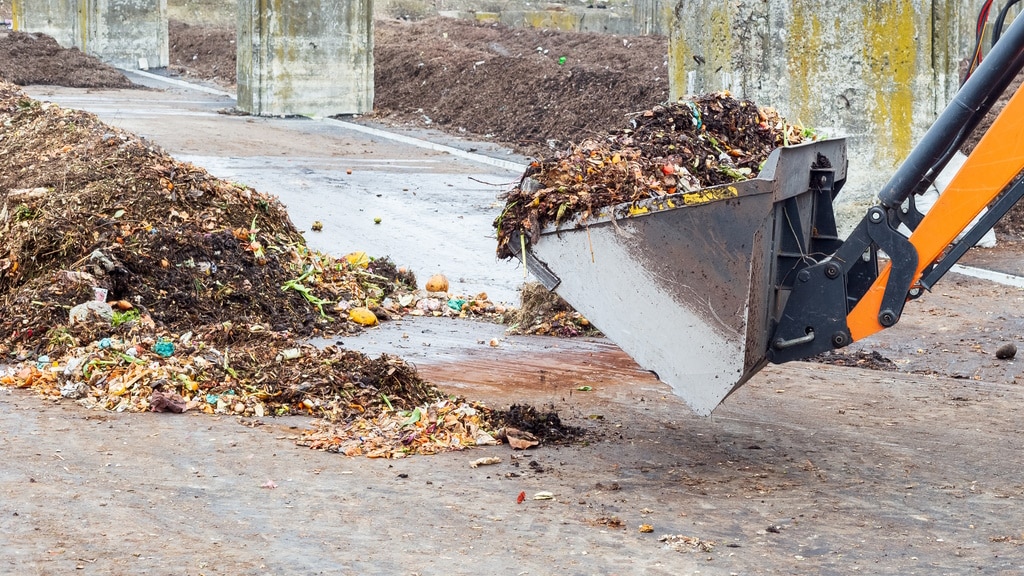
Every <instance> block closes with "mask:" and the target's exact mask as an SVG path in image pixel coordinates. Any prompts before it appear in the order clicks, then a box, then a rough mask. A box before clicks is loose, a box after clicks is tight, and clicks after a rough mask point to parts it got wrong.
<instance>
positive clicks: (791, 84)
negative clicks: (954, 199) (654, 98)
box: [669, 0, 983, 232]
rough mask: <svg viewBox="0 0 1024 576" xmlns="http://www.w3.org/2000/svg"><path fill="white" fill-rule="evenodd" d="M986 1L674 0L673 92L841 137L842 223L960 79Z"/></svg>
mask: <svg viewBox="0 0 1024 576" xmlns="http://www.w3.org/2000/svg"><path fill="white" fill-rule="evenodd" d="M982 3H983V0H971V1H968V2H960V1H956V0H849V1H847V2H820V1H819V0H761V1H757V2H750V1H739V2H721V1H720V0H676V4H675V8H674V10H673V16H672V20H671V23H670V28H671V33H670V35H669V46H670V49H669V69H670V87H671V93H672V95H673V98H678V97H680V96H683V95H686V94H691V93H703V92H709V91H714V90H723V89H725V90H729V91H731V92H732V93H733V94H734V95H736V96H739V97H745V98H750V99H751V100H754V101H755V102H757V103H758V104H761V105H768V106H773V107H775V108H776V109H778V110H779V111H780V112H781V113H782V114H783V115H784V116H786V117H787V118H788V119H790V120H791V121H793V122H800V123H802V124H803V125H804V126H807V127H812V128H815V129H817V130H818V131H819V132H820V133H824V134H826V135H828V136H844V137H847V139H848V146H849V156H850V170H849V175H848V179H847V183H846V187H845V188H844V191H843V193H842V194H841V195H840V197H839V199H838V203H837V208H838V213H839V217H840V220H841V227H843V228H845V232H849V231H850V228H851V227H852V225H853V224H855V223H856V222H857V221H859V220H860V218H861V217H862V216H863V214H864V210H865V209H866V208H867V206H868V205H869V204H871V203H872V202H873V200H874V196H875V194H876V193H877V191H878V190H879V189H880V188H881V187H882V185H884V184H885V182H886V181H887V180H888V178H889V177H890V176H891V175H892V173H893V171H894V170H895V168H896V167H897V166H898V165H899V163H900V162H901V161H902V160H903V159H904V158H905V157H906V155H907V154H908V153H909V152H910V150H911V148H912V147H913V145H914V144H915V142H916V141H917V140H918V139H919V138H920V137H921V136H922V135H923V134H924V131H925V130H927V128H928V126H930V125H931V123H932V121H933V120H934V119H935V117H936V116H937V115H938V113H939V112H941V110H942V109H943V108H944V107H945V105H946V103H947V102H948V101H949V100H950V99H951V98H952V96H953V95H954V94H955V93H956V90H957V89H958V88H959V69H960V63H961V60H963V59H965V58H967V57H968V56H969V54H970V52H971V49H972V48H973V44H974V23H975V20H976V18H977V13H978V9H979V8H980V5H981V4H982Z"/></svg>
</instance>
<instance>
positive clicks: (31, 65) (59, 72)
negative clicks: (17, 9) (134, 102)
mask: <svg viewBox="0 0 1024 576" xmlns="http://www.w3.org/2000/svg"><path fill="white" fill-rule="evenodd" d="M0 78H3V79H5V80H7V81H8V82H13V83H15V84H18V85H21V86H28V85H29V84H51V83H53V81H54V79H59V82H60V84H61V85H62V86H72V87H76V88H132V87H134V84H132V82H131V81H130V80H128V78H126V77H125V75H124V74H122V73H121V72H119V71H118V70H117V69H115V68H113V67H111V66H110V65H108V64H105V63H103V62H102V61H101V60H100V59H99V58H96V57H95V56H90V55H88V54H85V53H83V52H82V51H81V50H79V49H78V48H70V49H65V48H62V47H61V45H60V44H58V43H57V41H56V40H54V39H53V37H52V36H47V35H46V34H40V33H28V32H8V31H0Z"/></svg>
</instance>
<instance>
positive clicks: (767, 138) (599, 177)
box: [495, 92, 813, 258]
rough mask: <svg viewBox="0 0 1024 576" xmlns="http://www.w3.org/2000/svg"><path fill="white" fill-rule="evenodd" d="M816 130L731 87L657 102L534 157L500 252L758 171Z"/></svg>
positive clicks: (504, 227) (504, 223)
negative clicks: (603, 132) (610, 211)
mask: <svg viewBox="0 0 1024 576" xmlns="http://www.w3.org/2000/svg"><path fill="white" fill-rule="evenodd" d="M810 136H813V134H812V133H811V132H810V131H808V130H806V129H804V128H802V127H800V126H795V125H793V124H790V123H788V122H786V120H785V119H784V118H782V117H781V116H780V115H779V114H778V112H776V111H775V110H773V109H771V108H763V107H759V106H757V105H756V104H754V103H753V102H751V101H749V100H739V99H736V98H733V97H732V96H731V95H730V94H729V93H728V92H715V93H711V94H706V95H701V96H697V97H694V98H688V99H683V100H679V101H677V102H673V103H670V104H666V105H660V106H656V107H654V108H652V109H650V110H647V111H644V112H641V113H638V114H636V115H634V117H633V118H632V119H631V121H630V122H629V125H628V126H627V127H626V128H622V129H617V130H612V131H610V132H609V133H608V135H607V136H606V137H604V138H594V139H588V140H584V141H582V142H580V143H578V144H573V145H572V146H571V147H570V149H569V150H568V151H566V152H563V153H560V154H556V155H555V156H552V157H549V158H546V159H543V160H537V161H534V162H532V163H531V164H530V166H529V167H528V168H527V170H526V172H525V173H524V174H523V176H522V178H521V179H520V182H519V184H518V186H517V187H515V188H514V189H512V190H511V191H509V192H508V193H507V194H506V195H505V197H504V199H505V209H504V211H503V212H502V213H501V215H500V216H499V217H498V218H497V219H496V220H495V227H496V228H497V231H498V233H497V236H498V250H497V251H498V256H499V257H501V258H511V257H513V256H514V254H515V252H516V250H513V248H516V249H518V248H519V246H514V247H513V246H510V242H512V241H513V239H514V238H523V239H524V241H529V242H531V243H532V242H537V240H538V239H539V238H540V232H541V230H543V229H544V227H546V226H548V225H550V224H555V225H559V224H562V223H564V222H572V221H573V220H576V219H578V220H579V221H580V222H581V223H585V222H586V221H587V220H588V219H591V218H596V217H598V216H599V215H600V214H601V213H602V210H603V209H605V208H607V207H612V206H616V205H620V204H624V203H634V202H639V201H642V200H646V199H649V198H657V197H662V196H669V195H673V194H680V195H686V194H692V193H695V192H697V191H699V190H702V189H704V188H708V187H712V186H718V185H723V184H732V183H735V182H740V181H743V180H747V179H750V178H755V177H756V176H757V175H758V173H759V171H760V169H761V166H762V165H763V164H764V162H765V160H766V159H767V158H768V155H769V154H770V153H771V152H772V150H774V149H776V148H778V147H779V146H786V145H790V144H797V143H799V142H801V141H803V140H804V139H806V138H808V137H810ZM626 213H628V211H627V212H626ZM626 213H624V214H622V215H625V214H626ZM520 235H521V236H520Z"/></svg>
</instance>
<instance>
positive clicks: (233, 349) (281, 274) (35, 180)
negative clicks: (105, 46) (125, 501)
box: [0, 82, 439, 418]
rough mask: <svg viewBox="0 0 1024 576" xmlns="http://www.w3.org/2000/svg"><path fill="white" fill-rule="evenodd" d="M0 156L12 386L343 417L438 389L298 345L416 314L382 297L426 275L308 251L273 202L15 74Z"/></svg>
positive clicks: (1, 290) (142, 405)
mask: <svg viewBox="0 0 1024 576" xmlns="http://www.w3.org/2000/svg"><path fill="white" fill-rule="evenodd" d="M0 156H2V157H3V158H4V159H5V163H6V169H5V170H3V171H0V308H2V309H3V310H4V314H3V316H2V317H0V361H20V362H22V365H21V368H20V369H19V370H17V371H16V372H15V373H14V374H13V375H12V374H8V375H6V376H5V378H6V379H7V381H6V382H5V383H6V384H12V385H17V386H33V387H35V388H37V389H39V390H40V391H41V392H42V393H44V394H47V395H50V396H54V397H60V396H63V397H70V398H75V399H83V400H84V401H86V402H87V403H89V404H91V405H100V406H102V407H104V408H108V409H121V410H124V409H128V410H142V409H153V407H154V406H163V405H164V404H166V402H165V400H167V398H168V397H170V396H174V397H176V398H177V399H178V403H177V404H175V403H171V404H170V406H171V407H172V408H184V407H186V406H188V404H189V403H190V402H192V403H197V404H196V406H195V407H199V408H204V409H207V410H214V411H215V410H216V409H218V408H219V409H221V410H222V411H223V410H225V409H226V410H228V411H231V412H233V413H239V414H254V413H288V412H292V411H299V412H309V413H317V414H319V415H323V416H327V417H332V418H335V417H339V418H344V417H348V416H352V415H354V414H363V413H365V412H366V410H367V409H368V408H369V407H372V406H383V405H384V404H385V403H386V401H384V400H383V398H382V397H381V396H382V395H386V396H389V397H390V398H391V400H390V402H391V403H392V404H393V405H398V406H400V407H410V408H411V407H413V406H415V405H416V404H417V403H419V402H422V401H425V400H427V399H430V398H433V397H436V396H439V393H438V392H437V391H436V390H433V388H432V387H430V386H429V385H427V384H425V383H423V382H421V381H420V380H419V378H418V376H417V375H416V373H415V370H414V369H412V368H410V367H407V366H405V365H404V364H403V363H402V362H401V361H400V360H395V359H388V358H386V357H382V358H381V359H379V360H376V361H374V360H371V359H369V358H366V357H364V356H363V355H361V354H357V353H353V352H348V351H344V350H337V349H334V348H327V349H325V350H317V349H316V348H313V347H309V346H304V347H300V346H299V345H298V344H297V343H296V341H295V338H296V337H298V336H309V335H314V334H338V333H351V332H354V331H357V330H359V329H361V328H362V326H363V324H365V323H374V322H377V321H378V318H379V319H384V320H386V319H389V318H392V317H396V316H398V315H401V314H402V313H404V312H406V311H408V308H407V309H405V310H403V309H400V308H399V307H398V305H396V304H393V303H392V304H390V305H386V304H385V303H386V302H387V298H388V297H389V296H390V295H392V294H395V295H397V294H398V293H402V294H410V293H411V292H412V291H413V290H415V278H414V277H413V276H412V275H411V274H410V273H408V272H405V273H402V272H399V271H398V269H397V268H396V267H395V266H394V264H392V263H390V261H388V260H387V259H386V258H384V259H376V260H375V259H370V258H368V257H365V255H360V257H358V258H352V259H348V258H341V259H335V258H332V257H330V256H327V255H324V254H319V253H314V252H311V251H310V250H308V249H307V248H306V247H305V244H304V241H303V238H302V236H301V235H300V234H299V233H298V231H297V230H296V229H295V227H294V226H293V225H292V223H291V221H290V220H289V219H288V215H287V213H286V212H285V209H284V207H283V206H282V205H281V204H280V202H278V200H277V199H276V198H274V197H272V196H269V195H266V194H263V193H260V192H258V191H256V190H252V189H249V188H245V187H242V186H239V185H237V184H232V183H228V182H225V181H222V180H219V179H217V178H214V177H212V176H211V175H210V174H208V173H207V172H206V171H205V170H203V169H202V168H198V167H196V166H194V165H191V164H188V163H183V162H179V161H176V160H175V159H174V158H172V157H170V156H169V155H168V154H166V153H165V152H164V151H162V150H161V149H160V148H158V147H156V146H153V145H151V144H149V143H147V142H146V141H144V140H142V139H140V138H138V137H136V136H134V135H132V134H130V133H127V132H124V131H121V130H118V129H116V128H113V127H110V126H108V125H106V124H104V123H102V122H100V121H99V120H98V119H97V118H96V117H95V116H94V115H92V114H89V113H86V112H81V111H75V110H67V109H63V108H60V107H59V106H56V105H53V104H43V103H40V102H38V101H35V100H32V99H31V98H28V97H27V96H26V95H25V94H24V93H22V92H21V91H20V90H18V89H17V88H16V87H15V86H14V85H12V84H9V83H4V82H0ZM97 291H99V292H100V294H99V295H97ZM414 300H415V299H413V298H410V299H407V302H408V304H409V306H410V307H411V306H412V305H414ZM355 307H359V309H361V310H365V311H366V313H367V314H369V320H367V319H366V318H363V320H361V321H356V318H357V317H356V316H355V314H354V310H356V309H357V308H355ZM76 310H77V311H79V312H81V314H80V315H76ZM283 350H286V351H288V353H287V354H285V353H284V352H282V351H283ZM228 392H230V393H231V394H232V395H233V396H234V399H233V401H232V402H231V403H230V405H229V406H220V405H218V403H217V402H212V403H211V402H206V399H207V398H213V397H217V398H222V397H223V395H224V394H227V393H228ZM157 393H159V394H157ZM164 395H169V396H166V397H165V396H164ZM176 411H180V410H176Z"/></svg>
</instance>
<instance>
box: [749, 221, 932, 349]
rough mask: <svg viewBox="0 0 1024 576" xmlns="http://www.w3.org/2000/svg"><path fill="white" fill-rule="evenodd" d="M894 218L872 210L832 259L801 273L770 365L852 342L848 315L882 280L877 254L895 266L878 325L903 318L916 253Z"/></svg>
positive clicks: (775, 339)
mask: <svg viewBox="0 0 1024 576" xmlns="http://www.w3.org/2000/svg"><path fill="white" fill-rule="evenodd" d="M892 220H895V219H894V218H893V219H891V218H890V214H889V210H888V209H886V208H884V207H882V206H875V207H873V208H871V209H870V210H869V211H868V213H867V215H866V216H865V217H864V219H863V220H862V221H861V223H860V224H859V225H858V226H857V228H856V229H855V230H854V231H853V233H852V234H850V236H849V237H848V238H847V239H846V241H845V242H844V243H843V244H842V246H840V247H839V249H838V250H836V252H835V253H834V254H833V255H832V256H831V257H830V258H828V259H826V260H824V261H822V262H820V263H817V264H814V265H812V266H808V267H806V268H804V269H803V270H801V271H800V272H799V273H797V275H796V282H794V283H793V286H792V291H791V293H790V295H789V299H788V300H787V302H786V307H785V308H784V310H783V313H782V315H781V316H780V318H779V321H778V324H777V325H776V328H775V332H774V334H773V335H772V338H771V341H770V348H769V350H768V359H769V360H770V361H771V362H774V363H781V362H788V361H790V360H800V359H802V358H808V357H810V356H814V355H815V354H820V353H822V352H826V351H829V350H833V349H835V348H842V347H843V346H846V345H848V344H850V342H851V336H850V329H849V326H847V324H846V316H847V315H848V314H849V312H850V310H851V309H852V307H853V306H854V305H855V304H856V302H858V301H859V300H860V298H861V296H863V294H864V293H865V292H866V291H867V288H868V287H869V286H870V284H871V282H873V281H874V279H875V277H877V262H876V260H875V259H876V257H877V251H878V250H881V251H883V252H885V253H886V254H887V255H888V256H889V258H890V259H891V260H892V263H893V266H892V270H891V271H890V276H889V282H888V284H887V285H886V287H885V293H884V295H883V297H882V305H881V307H880V310H879V315H878V321H879V323H880V324H882V325H883V326H886V327H888V326H892V325H893V324H895V323H896V322H897V321H898V320H899V318H900V315H901V314H902V313H903V306H904V304H905V303H906V300H907V297H908V292H909V290H910V284H911V282H912V281H913V278H914V274H915V273H916V272H917V250H916V249H915V248H914V246H913V245H912V244H910V241H909V240H907V238H906V237H905V236H903V235H902V234H900V233H899V232H898V231H897V230H896V228H895V225H894V224H893V223H892Z"/></svg>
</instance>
